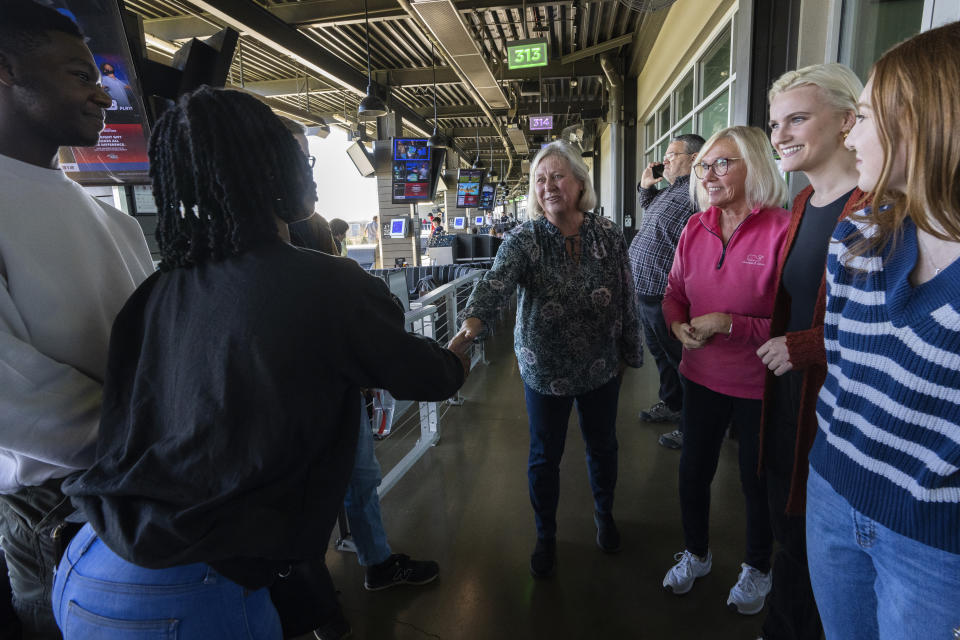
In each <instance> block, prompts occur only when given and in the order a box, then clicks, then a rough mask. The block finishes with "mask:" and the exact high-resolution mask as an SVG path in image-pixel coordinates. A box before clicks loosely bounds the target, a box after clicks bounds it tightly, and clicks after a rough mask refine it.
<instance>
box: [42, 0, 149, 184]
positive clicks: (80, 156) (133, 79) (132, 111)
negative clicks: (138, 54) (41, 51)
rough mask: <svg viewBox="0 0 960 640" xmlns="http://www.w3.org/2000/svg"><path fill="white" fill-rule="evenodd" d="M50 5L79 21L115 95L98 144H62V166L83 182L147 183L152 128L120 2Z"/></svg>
mask: <svg viewBox="0 0 960 640" xmlns="http://www.w3.org/2000/svg"><path fill="white" fill-rule="evenodd" d="M50 4H52V6H53V8H54V9H56V10H57V11H59V12H60V13H61V14H63V15H65V16H66V17H68V18H70V19H71V20H73V21H74V22H76V23H77V24H78V25H79V26H80V29H81V30H82V31H83V33H84V36H85V37H86V41H87V45H88V46H89V47H90V51H91V52H92V53H93V59H94V62H95V63H96V65H97V67H98V70H99V71H100V74H101V78H100V81H101V84H102V86H103V89H104V91H106V92H107V94H108V95H109V96H110V100H111V104H110V106H109V107H107V108H106V110H105V124H104V127H103V131H102V132H101V133H100V140H99V142H98V143H97V144H96V146H93V147H61V149H60V158H59V159H60V167H61V168H62V169H63V171H64V172H65V173H66V174H67V175H68V176H69V177H70V178H73V179H74V180H76V181H77V182H79V183H81V184H90V185H94V184H112V185H116V184H149V183H150V174H149V170H150V165H149V160H148V158H147V141H148V140H149V139H150V131H149V128H148V126H147V118H146V116H145V113H146V112H145V110H144V105H143V101H142V99H141V95H142V93H141V90H140V81H139V78H138V77H137V74H136V69H135V68H134V64H133V58H132V56H131V54H130V49H129V46H128V44H127V37H126V33H125V32H124V27H123V18H122V17H121V13H120V4H119V3H118V2H117V0H96V1H91V0H54V1H53V2H52V3H50ZM38 64H41V63H39V62H38Z"/></svg>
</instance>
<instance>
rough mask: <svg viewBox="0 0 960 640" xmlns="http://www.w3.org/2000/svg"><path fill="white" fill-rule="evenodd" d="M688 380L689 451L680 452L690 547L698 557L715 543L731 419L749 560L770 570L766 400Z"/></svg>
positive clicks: (685, 531) (682, 502) (686, 433)
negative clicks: (714, 518)
mask: <svg viewBox="0 0 960 640" xmlns="http://www.w3.org/2000/svg"><path fill="white" fill-rule="evenodd" d="M682 380H683V385H684V400H685V401H684V403H683V423H684V425H686V430H685V431H684V434H683V450H682V452H681V454H680V513H681V517H682V519H683V535H684V543H685V545H686V548H687V550H688V551H690V552H691V553H695V554H696V555H698V556H705V555H707V549H708V548H709V546H710V524H709V521H710V484H711V483H712V482H713V476H714V474H715V473H716V472H717V463H718V462H719V460H720V448H721V447H722V446H723V436H724V432H725V431H726V429H727V425H728V424H729V423H730V421H731V419H732V420H733V423H734V424H735V425H736V426H737V427H738V428H739V440H738V446H739V459H740V486H741V487H742V488H743V495H744V498H745V499H746V505H747V552H746V558H745V559H744V562H746V563H747V564H749V565H750V566H751V567H753V568H755V569H758V570H760V571H763V572H767V571H769V570H770V552H771V551H772V547H773V533H772V532H771V530H770V510H769V508H768V507H767V487H766V482H764V481H763V480H762V479H761V478H760V477H759V476H758V474H757V460H758V457H759V452H760V447H759V441H760V400H749V399H745V398H735V397H733V396H728V395H724V394H722V393H716V392H715V391H711V390H710V389H708V388H706V387H704V386H702V385H699V384H697V383H695V382H692V381H690V380H687V379H686V378H682Z"/></svg>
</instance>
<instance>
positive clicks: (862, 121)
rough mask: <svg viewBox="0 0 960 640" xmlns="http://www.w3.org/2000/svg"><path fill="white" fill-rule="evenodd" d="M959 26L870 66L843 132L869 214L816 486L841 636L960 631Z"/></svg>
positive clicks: (815, 509)
mask: <svg viewBox="0 0 960 640" xmlns="http://www.w3.org/2000/svg"><path fill="white" fill-rule="evenodd" d="M957 87H960V23H953V24H949V25H947V26H944V27H941V28H939V29H933V30H931V31H927V32H925V33H922V34H920V35H918V36H916V37H914V38H912V39H910V40H907V41H905V42H903V43H901V44H900V45H898V46H896V47H894V48H893V49H891V50H890V51H888V52H887V53H886V54H884V55H883V57H882V58H880V60H878V61H877V63H876V64H875V65H874V67H873V70H872V72H871V74H870V79H869V81H868V82H867V86H866V87H865V88H864V90H863V93H862V95H861V96H860V101H859V104H858V113H857V122H856V124H855V125H854V127H853V128H852V129H851V130H850V135H849V136H848V137H847V140H846V144H847V146H848V147H849V148H850V149H852V150H854V151H855V153H856V166H857V168H858V169H859V171H860V179H859V186H860V188H861V189H863V190H864V191H868V192H869V195H870V197H871V200H872V202H873V206H872V207H870V208H868V209H865V210H863V211H862V212H861V213H860V214H856V215H853V216H851V217H850V219H849V220H844V221H843V222H841V223H840V224H839V225H838V226H837V229H836V231H835V232H834V234H833V239H834V240H835V242H834V243H831V245H830V250H829V254H828V259H827V305H826V315H825V321H824V344H825V347H826V354H827V377H826V381H825V382H824V385H823V388H822V389H821V391H820V396H819V399H818V401H817V419H818V423H819V431H818V433H817V436H816V440H815V442H814V444H813V449H812V450H811V451H810V474H809V479H808V481H807V512H806V513H807V551H808V556H809V567H810V579H811V582H812V584H813V591H814V594H815V596H816V600H817V606H818V607H819V609H820V615H821V617H822V619H823V626H824V631H825V633H826V637H827V638H828V639H829V640H833V639H834V638H837V639H846V638H881V639H884V640H885V639H892V638H896V639H898V640H912V639H917V640H920V639H925V640H927V639H931V638H951V637H956V636H957V634H958V633H960V632H958V631H957V629H958V628H960V261H958V260H957V258H958V257H960V187H958V185H960V91H958V90H957Z"/></svg>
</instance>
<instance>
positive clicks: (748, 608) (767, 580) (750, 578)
mask: <svg viewBox="0 0 960 640" xmlns="http://www.w3.org/2000/svg"><path fill="white" fill-rule="evenodd" d="M740 566H741V567H742V569H741V570H740V577H739V578H737V584H735V585H733V588H732V589H730V595H729V597H727V607H729V608H730V609H731V610H733V611H736V612H737V613H740V614H743V615H745V616H752V615H753V614H755V613H760V610H761V609H763V603H764V602H765V601H766V599H767V594H768V593H770V587H771V586H773V571H768V572H766V573H763V572H761V571H758V570H756V569H754V568H753V567H751V566H750V565H748V564H746V563H744V564H741V565H740Z"/></svg>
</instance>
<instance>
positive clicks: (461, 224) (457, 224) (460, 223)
mask: <svg viewBox="0 0 960 640" xmlns="http://www.w3.org/2000/svg"><path fill="white" fill-rule="evenodd" d="M466 226H467V219H466V218H465V217H463V216H457V217H456V218H454V219H453V228H454V229H465V228H466Z"/></svg>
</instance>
